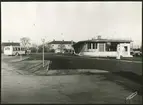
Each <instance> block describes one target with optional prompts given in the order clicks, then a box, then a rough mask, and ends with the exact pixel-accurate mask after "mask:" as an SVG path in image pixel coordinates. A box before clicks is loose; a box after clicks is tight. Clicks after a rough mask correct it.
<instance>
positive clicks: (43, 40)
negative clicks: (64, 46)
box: [42, 38, 45, 67]
mask: <svg viewBox="0 0 143 105" xmlns="http://www.w3.org/2000/svg"><path fill="white" fill-rule="evenodd" d="M42 42H43V67H44V44H45V39H44V38H43V39H42Z"/></svg>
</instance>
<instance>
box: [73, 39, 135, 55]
mask: <svg viewBox="0 0 143 105" xmlns="http://www.w3.org/2000/svg"><path fill="white" fill-rule="evenodd" d="M131 42H132V41H130V40H112V39H92V40H85V41H79V42H77V43H76V44H74V45H73V47H74V50H75V53H76V54H78V55H81V56H95V57H117V55H118V52H119V53H120V55H121V56H122V57H132V55H131V54H130V43H131Z"/></svg>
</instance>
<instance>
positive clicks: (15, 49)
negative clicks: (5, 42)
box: [4, 46, 26, 56]
mask: <svg viewBox="0 0 143 105" xmlns="http://www.w3.org/2000/svg"><path fill="white" fill-rule="evenodd" d="M4 54H5V55H15V56H18V55H24V54H26V49H25V48H23V47H21V46H5V47H4Z"/></svg>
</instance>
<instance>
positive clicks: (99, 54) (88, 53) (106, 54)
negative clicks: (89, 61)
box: [80, 52, 117, 57]
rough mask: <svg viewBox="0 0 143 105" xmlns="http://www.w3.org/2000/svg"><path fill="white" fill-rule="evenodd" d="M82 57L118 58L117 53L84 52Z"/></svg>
mask: <svg viewBox="0 0 143 105" xmlns="http://www.w3.org/2000/svg"><path fill="white" fill-rule="evenodd" d="M80 55H86V56H95V57H97V56H98V57H116V56H117V52H82V53H80Z"/></svg>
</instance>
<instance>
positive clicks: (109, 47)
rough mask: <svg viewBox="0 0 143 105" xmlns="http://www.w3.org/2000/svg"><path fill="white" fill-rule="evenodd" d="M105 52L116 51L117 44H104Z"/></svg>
mask: <svg viewBox="0 0 143 105" xmlns="http://www.w3.org/2000/svg"><path fill="white" fill-rule="evenodd" d="M106 51H117V43H106Z"/></svg>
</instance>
